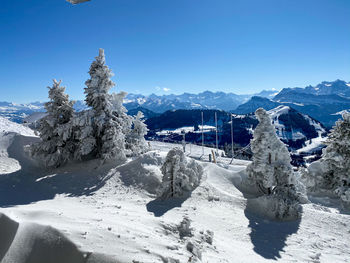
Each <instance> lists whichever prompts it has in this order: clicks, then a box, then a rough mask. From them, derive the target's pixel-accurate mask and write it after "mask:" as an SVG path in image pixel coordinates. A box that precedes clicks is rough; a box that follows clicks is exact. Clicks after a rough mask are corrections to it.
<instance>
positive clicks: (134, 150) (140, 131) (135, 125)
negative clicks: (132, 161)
mask: <svg viewBox="0 0 350 263" xmlns="http://www.w3.org/2000/svg"><path fill="white" fill-rule="evenodd" d="M143 118H144V115H143V113H142V112H141V111H139V112H138V113H137V115H136V116H134V118H133V119H132V129H131V131H130V133H129V134H128V135H127V139H126V148H127V149H129V150H130V151H131V154H132V155H134V156H137V155H140V154H142V153H145V152H147V151H148V150H149V147H148V144H147V142H146V140H145V135H146V134H147V132H148V129H147V125H146V124H145V122H144V120H143Z"/></svg>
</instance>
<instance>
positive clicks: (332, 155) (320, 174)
mask: <svg viewBox="0 0 350 263" xmlns="http://www.w3.org/2000/svg"><path fill="white" fill-rule="evenodd" d="M342 117H343V119H342V120H338V121H337V122H336V124H335V126H334V127H333V129H332V130H331V133H330V134H329V137H328V140H327V141H326V144H327V147H326V148H325V149H323V152H322V158H321V159H320V160H319V161H317V162H314V163H312V164H311V165H310V166H309V167H308V170H307V172H306V174H305V176H304V178H305V180H306V181H308V182H311V183H310V185H309V188H310V189H311V190H313V191H315V190H317V189H321V190H326V191H329V192H333V193H335V194H336V195H338V196H339V197H340V199H341V201H342V202H343V205H344V206H345V207H348V206H350V113H348V112H345V113H343V115H342Z"/></svg>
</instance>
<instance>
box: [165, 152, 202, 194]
mask: <svg viewBox="0 0 350 263" xmlns="http://www.w3.org/2000/svg"><path fill="white" fill-rule="evenodd" d="M161 171H162V174H163V180H162V185H161V189H160V193H159V196H160V198H161V199H167V198H171V197H183V196H185V195H186V194H189V193H190V192H191V191H193V190H194V189H195V188H196V187H197V186H198V185H199V183H200V180H201V177H202V173H203V169H202V166H200V165H199V164H198V163H196V162H195V161H194V160H187V158H186V156H185V154H184V152H183V151H182V150H181V149H180V148H178V147H175V148H173V149H171V150H170V151H169V152H168V154H167V157H166V159H165V162H164V164H163V166H162V167H161Z"/></svg>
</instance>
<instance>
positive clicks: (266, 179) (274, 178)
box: [247, 108, 293, 194]
mask: <svg viewBox="0 0 350 263" xmlns="http://www.w3.org/2000/svg"><path fill="white" fill-rule="evenodd" d="M255 115H256V116H257V118H258V120H259V124H258V126H257V127H256V128H255V130H254V135H253V139H252V140H251V143H250V144H251V151H252V152H253V159H252V163H251V164H250V165H249V166H248V167H247V172H248V176H249V178H250V179H251V180H253V181H254V182H255V183H256V184H257V185H258V187H259V188H260V190H262V191H263V192H264V193H266V194H268V193H272V190H273V188H274V187H275V186H277V185H282V184H290V183H291V182H290V181H291V179H292V174H293V170H292V165H291V164H290V162H291V158H290V154H289V151H288V149H287V147H286V145H285V144H284V143H283V142H282V141H281V140H280V139H279V138H278V137H277V135H276V130H275V127H274V126H273V124H272V122H271V118H270V116H269V115H268V113H267V112H266V111H265V110H264V109H262V108H259V109H257V110H256V112H255Z"/></svg>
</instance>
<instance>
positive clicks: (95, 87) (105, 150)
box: [76, 49, 130, 160]
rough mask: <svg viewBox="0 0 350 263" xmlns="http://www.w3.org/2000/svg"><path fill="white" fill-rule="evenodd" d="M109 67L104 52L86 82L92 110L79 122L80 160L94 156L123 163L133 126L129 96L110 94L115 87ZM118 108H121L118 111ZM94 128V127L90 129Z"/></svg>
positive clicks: (86, 92)
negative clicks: (127, 104) (124, 104)
mask: <svg viewBox="0 0 350 263" xmlns="http://www.w3.org/2000/svg"><path fill="white" fill-rule="evenodd" d="M105 63H106V60H105V55H104V50H103V49H100V50H99V55H98V56H97V57H96V60H95V61H94V62H93V63H92V64H91V66H90V71H89V74H90V79H88V80H87V81H86V82H85V85H86V88H85V92H84V93H85V94H86V98H85V101H86V104H87V105H88V106H89V107H91V110H90V112H88V113H85V114H82V115H81V116H80V117H81V119H80V120H77V121H76V122H77V123H79V126H80V127H81V128H82V130H80V131H78V132H77V133H78V136H80V138H79V140H80V141H81V145H80V146H79V151H78V153H77V157H79V158H81V157H83V156H84V155H92V156H95V157H99V158H102V159H103V160H108V159H112V158H115V159H119V160H123V159H125V134H126V130H127V129H128V125H129V124H130V121H129V119H128V118H127V117H125V116H126V113H125V112H124V111H123V107H122V100H123V97H124V96H125V95H124V94H125V93H121V94H119V95H113V94H109V90H110V89H111V88H112V87H113V86H114V85H115V84H114V83H113V81H112V80H111V77H112V76H113V74H112V72H111V70H110V69H109V68H108V66H107V65H106V64H105ZM116 105H119V108H117V109H116ZM120 105H121V106H120ZM118 110H119V111H118ZM80 124H82V125H80ZM90 124H91V126H90V127H86V125H90ZM85 144H86V145H85Z"/></svg>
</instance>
